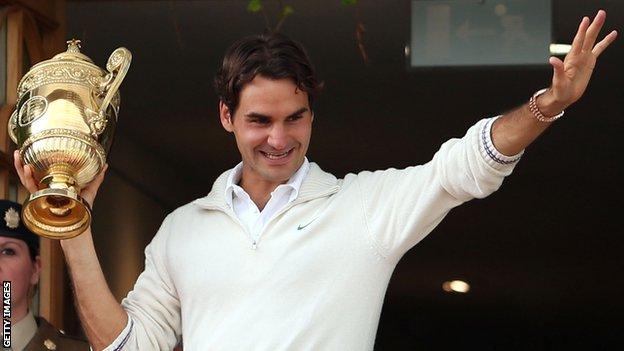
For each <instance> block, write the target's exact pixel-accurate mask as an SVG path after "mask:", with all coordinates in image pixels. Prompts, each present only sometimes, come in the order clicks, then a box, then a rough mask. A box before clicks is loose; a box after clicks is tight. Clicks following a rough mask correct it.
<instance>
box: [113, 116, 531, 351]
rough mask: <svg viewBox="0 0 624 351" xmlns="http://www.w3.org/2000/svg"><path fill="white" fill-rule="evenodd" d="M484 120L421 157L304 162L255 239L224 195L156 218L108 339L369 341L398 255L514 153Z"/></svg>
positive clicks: (163, 342) (478, 191)
mask: <svg viewBox="0 0 624 351" xmlns="http://www.w3.org/2000/svg"><path fill="white" fill-rule="evenodd" d="M491 121H492V119H490V120H482V121H480V122H478V123H477V124H476V125H475V126H473V127H471V128H470V129H469V130H468V132H467V134H466V136H464V137H463V138H461V139H451V140H449V141H447V142H446V143H444V144H443V145H442V147H441V148H440V150H439V151H438V152H437V153H436V154H435V156H434V157H433V160H431V161H430V162H429V163H427V164H425V165H421V166H416V167H409V168H407V169H403V170H396V169H388V170H385V171H377V172H361V173H358V174H348V175H347V176H346V177H345V178H344V179H336V177H334V176H333V175H331V174H328V173H325V172H323V171H322V170H321V169H320V168H319V167H318V166H317V165H316V164H315V163H311V167H310V171H309V173H308V176H307V177H306V179H305V180H304V181H303V184H302V185H301V189H300V192H299V195H298V197H297V198H296V200H295V201H293V202H292V203H290V204H289V205H288V206H287V207H286V208H285V209H284V210H282V211H281V212H280V213H279V214H278V215H277V216H275V217H274V218H273V219H272V220H271V221H270V222H269V223H268V224H267V226H266V227H265V229H264V231H263V233H262V235H261V237H260V239H259V241H258V243H257V246H256V247H255V248H254V247H253V245H252V239H251V238H250V235H249V234H248V233H246V232H245V229H244V227H243V226H242V225H241V223H240V221H239V220H238V219H237V218H236V216H235V215H234V213H233V211H232V209H231V208H230V207H229V206H228V205H227V204H226V202H225V199H224V192H225V191H224V189H225V184H226V180H227V177H228V172H229V171H228V172H225V173H224V174H222V175H221V176H220V177H219V178H218V179H217V180H216V181H215V183H214V186H213V188H212V191H211V192H210V193H209V194H208V196H206V197H204V198H202V199H199V200H196V201H194V202H192V203H190V204H187V205H185V206H183V207H180V208H178V209H177V210H175V211H174V212H173V213H171V214H170V215H169V216H167V218H166V219H165V220H164V222H163V224H162V227H161V228H160V230H159V231H158V233H157V234H156V236H155V237H154V239H153V240H152V242H151V243H150V244H149V246H148V247H147V248H146V250H145V255H146V263H145V271H144V272H143V273H142V274H141V276H140V277H139V279H138V281H137V283H136V285H135V287H134V290H133V291H131V292H130V293H129V294H128V296H127V298H125V299H124V300H123V302H122V305H123V307H124V309H125V310H126V311H127V313H128V315H129V317H130V318H129V323H128V325H127V326H126V328H125V329H124V331H122V333H121V334H120V335H119V337H118V338H117V340H115V342H113V344H112V345H110V346H109V348H108V349H109V350H121V349H123V350H142V351H143V350H171V349H172V348H173V346H174V345H175V344H176V342H177V340H178V339H179V338H180V336H181V335H184V350H185V351H194V350H201V351H204V350H212V351H214V350H262V351H279V350H297V351H305V350H336V351H345V350H354V351H356V350H357V351H361V350H372V349H373V346H374V341H375V334H376V330H377V325H378V322H379V316H380V312H381V307H382V303H383V299H384V295H385V293H386V288H387V286H388V281H389V279H390V276H391V275H392V271H393V270H394V268H395V266H396V264H397V262H398V261H399V259H400V258H401V256H403V254H404V253H405V252H406V251H407V250H409V249H410V248H411V247H413V246H414V245H416V244H417V243H418V242H419V241H420V240H422V239H423V238H424V237H425V236H426V235H427V234H428V233H429V232H431V230H433V228H435V226H436V225H437V224H438V223H440V221H441V220H442V219H443V218H444V216H446V214H447V213H448V212H449V211H450V210H451V209H452V208H453V207H455V206H457V205H459V204H461V203H462V202H465V201H467V200H470V199H472V198H475V197H477V198H482V197H485V196H487V195H488V194H490V193H492V192H493V191H495V190H496V189H498V187H499V186H500V185H501V183H502V181H503V178H504V177H505V176H507V175H509V174H510V173H511V171H512V169H513V166H514V164H515V162H513V161H514V160H517V159H518V158H519V157H515V158H513V157H512V158H506V157H505V156H503V155H500V154H498V153H497V152H496V151H495V150H492V149H493V148H491V147H489V146H488V143H490V146H491V141H490V139H489V127H490V123H491Z"/></svg>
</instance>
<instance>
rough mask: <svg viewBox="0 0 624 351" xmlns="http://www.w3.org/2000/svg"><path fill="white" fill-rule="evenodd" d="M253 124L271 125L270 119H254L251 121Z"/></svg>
mask: <svg viewBox="0 0 624 351" xmlns="http://www.w3.org/2000/svg"><path fill="white" fill-rule="evenodd" d="M251 123H255V124H267V123H269V119H268V118H254V119H252V120H251Z"/></svg>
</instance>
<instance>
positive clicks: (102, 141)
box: [8, 40, 132, 239]
mask: <svg viewBox="0 0 624 351" xmlns="http://www.w3.org/2000/svg"><path fill="white" fill-rule="evenodd" d="M67 43H68V48H67V51H66V52H64V53H61V54H58V55H56V56H54V57H53V58H52V59H50V60H47V61H43V62H40V63H38V64H36V65H35V66H33V67H32V68H31V69H30V71H28V73H26V74H25V75H24V77H23V78H22V80H21V81H20V84H19V86H18V102H17V108H16V109H15V112H13V114H12V115H11V118H10V119H9V124H8V131H9V135H10V137H11V139H12V140H13V142H15V143H16V144H17V146H18V148H19V160H16V165H21V164H23V165H26V166H27V167H29V168H30V169H31V170H32V174H28V175H26V176H32V178H33V179H34V181H35V182H36V183H37V184H31V186H32V185H35V186H36V188H37V189H38V190H36V191H34V192H33V193H32V194H31V195H30V197H29V198H28V199H27V200H26V202H25V203H24V206H23V210H22V219H23V221H24V224H25V225H26V226H27V227H28V229H30V230H31V231H33V232H34V233H36V234H38V235H41V236H44V237H47V238H54V239H68V238H71V237H74V236H77V235H79V234H80V233H82V232H84V231H85V230H86V229H87V228H88V227H89V225H90V224H91V207H90V205H89V202H88V201H86V200H85V199H84V198H82V197H81V196H80V195H79V194H80V191H81V189H82V188H84V187H85V186H86V185H87V184H88V183H90V182H91V181H93V180H94V179H95V178H96V176H98V174H101V173H102V170H103V169H104V168H105V165H106V156H107V154H108V152H109V150H110V147H111V144H112V141H113V135H114V131H115V127H116V124H117V117H118V114H119V102H120V99H119V92H118V90H119V86H120V85H121V82H122V80H123V79H124V77H125V75H126V73H127V71H128V68H129V66H130V61H131V59H132V55H131V54H130V51H128V50H127V49H125V48H118V49H116V50H115V51H114V52H113V53H112V54H111V55H110V57H109V59H108V63H107V64H106V69H107V71H105V70H103V69H101V68H100V67H98V66H96V65H95V64H94V63H93V61H92V60H91V59H90V58H88V57H87V56H85V55H83V54H82V53H80V41H78V40H70V41H68V42H67ZM18 173H20V178H21V179H22V182H24V179H23V177H24V176H25V175H24V174H23V173H22V172H20V170H19V168H18ZM98 181H99V182H101V179H98ZM25 185H26V184H25ZM29 190H31V191H32V190H34V187H33V189H29ZM89 200H91V201H92V199H89Z"/></svg>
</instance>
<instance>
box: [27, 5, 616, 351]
mask: <svg viewBox="0 0 624 351" xmlns="http://www.w3.org/2000/svg"><path fill="white" fill-rule="evenodd" d="M605 16H606V14H605V13H604V12H603V11H600V12H599V13H598V15H597V16H596V18H595V19H594V21H593V22H592V21H590V20H589V18H583V20H582V21H581V24H580V26H579V28H578V33H577V36H576V38H575V39H574V43H573V47H572V51H571V52H570V54H569V55H568V56H567V57H566V59H565V61H563V62H562V61H560V60H558V59H556V58H551V60H550V63H551V65H552V66H553V72H554V75H553V80H552V85H551V87H550V88H548V89H545V90H540V91H538V92H537V93H535V94H533V96H532V97H531V98H530V99H528V100H529V101H528V102H527V103H526V104H525V105H523V106H520V107H519V108H517V109H515V110H514V111H512V112H510V113H507V114H505V115H504V116H500V117H495V118H488V119H483V120H481V121H478V122H477V123H476V124H475V125H474V126H473V127H471V128H470V129H469V130H468V131H467V133H466V135H465V136H464V137H462V138H456V139H451V140H449V141H447V142H445V143H444V144H443V145H442V146H441V147H440V149H439V151H438V152H437V153H436V154H435V155H434V157H433V159H432V160H431V161H430V162H428V163H426V164H424V165H420V166H415V167H409V168H406V169H402V170H397V169H388V170H384V171H376V172H361V173H358V174H348V175H347V176H345V178H344V179H337V178H336V177H335V176H333V175H332V174H329V173H326V172H324V171H323V170H322V169H321V168H320V167H319V165H317V164H316V163H314V162H309V161H308V160H307V159H306V157H305V156H306V152H307V149H308V145H309V142H310V137H311V131H312V124H313V120H314V113H313V111H314V108H313V103H314V100H315V97H316V95H317V94H318V92H319V89H320V85H319V83H318V82H317V80H316V78H315V75H314V71H313V69H312V65H311V63H310V61H309V59H308V57H307V55H306V53H305V51H304V50H303V48H302V47H301V46H300V45H299V44H297V43H295V42H293V41H292V40H290V39H288V38H286V37H284V36H281V35H270V36H252V37H248V38H245V39H242V40H240V41H238V42H236V43H234V44H233V45H232V47H230V49H228V51H227V52H226V55H225V58H224V60H223V65H222V67H221V69H220V70H219V72H218V73H217V77H216V79H215V86H216V88H217V92H218V95H219V99H220V103H219V114H220V120H221V123H222V125H223V127H224V128H225V130H226V131H228V132H231V133H233V134H234V137H235V139H236V144H237V146H238V150H239V152H240V154H241V159H242V160H241V163H240V164H238V165H237V166H236V167H234V168H233V169H231V170H228V171H226V172H224V173H223V174H222V175H221V176H219V177H218V179H217V180H216V181H215V182H214V184H213V186H212V190H211V191H210V192H209V194H208V195H207V196H205V197H203V198H201V199H198V200H196V201H193V202H192V203H190V204H187V205H185V206H183V207H181V208H178V209H177V210H175V211H174V212H173V213H171V214H170V215H168V216H167V218H166V219H165V220H164V222H163V224H162V226H161V228H160V230H159V231H158V233H157V234H156V236H155V237H154V239H153V240H152V242H151V243H150V245H149V246H148V247H147V248H146V262H145V271H144V272H143V273H142V274H141V276H140V277H139V279H138V281H137V283H136V285H135V287H134V289H133V291H131V292H130V293H129V294H128V296H127V297H126V298H125V299H124V300H123V301H122V303H121V305H120V304H118V303H117V302H116V301H115V299H114V297H113V296H112V294H111V293H110V290H109V289H108V287H107V285H106V281H105V280H104V277H103V275H102V271H101V268H100V266H99V262H98V260H97V256H96V254H95V250H94V247H93V242H92V234H91V232H90V230H88V231H87V232H86V233H85V234H83V235H81V236H79V237H76V238H73V239H68V240H64V241H62V242H61V245H62V247H63V250H64V252H65V257H66V259H67V262H68V264H69V266H70V271H71V276H72V280H73V282H74V286H75V289H74V290H75V295H76V301H77V306H78V310H79V312H80V316H81V319H82V322H83V326H84V329H85V331H86V333H87V335H88V337H89V340H90V341H91V343H92V345H93V347H94V348H95V349H97V350H100V349H107V350H122V349H123V350H170V349H172V348H173V347H174V345H176V343H177V342H178V340H179V339H180V338H181V336H182V335H183V336H184V347H185V348H186V349H188V350H266V351H275V350H297V351H299V350H340V351H342V350H358V351H359V350H372V349H373V346H374V341H375V333H376V330H377V324H378V322H379V316H380V312H381V307H382V303H383V299H384V296H385V292H386V288H387V286H388V282H389V280H390V277H391V275H392V272H393V270H394V267H395V266H396V264H397V262H398V261H399V260H400V258H401V257H402V256H403V254H405V252H407V250H409V249H410V248H411V247H413V246H414V245H416V244H417V243H418V242H419V241H420V240H422V238H424V237H425V236H426V235H427V234H428V233H430V232H431V231H432V230H433V229H434V228H435V227H436V225H437V224H438V223H440V221H441V220H442V219H443V218H444V217H445V216H446V214H447V213H448V212H449V211H450V210H451V209H452V208H454V207H456V206H458V205H460V204H462V203H463V202H465V201H468V200H470V199H472V198H475V197H478V198H481V197H485V196H487V195H488V194H490V193H492V192H493V191H495V190H496V189H498V187H499V186H500V185H501V183H502V181H503V178H504V177H505V176H507V175H509V174H510V173H511V172H512V170H513V168H514V166H515V164H516V163H517V162H518V160H519V159H520V156H521V154H522V152H523V150H524V148H525V147H526V146H528V145H529V144H530V143H531V142H532V141H533V140H535V139H536V138H537V137H538V136H539V134H540V133H542V132H543V131H544V130H545V129H546V128H547V127H548V126H550V125H551V124H552V122H553V121H554V120H556V119H557V118H559V117H560V116H561V115H562V114H563V109H565V108H566V107H567V106H569V105H570V104H572V103H573V102H575V101H576V100H578V99H579V98H580V97H581V95H582V94H583V92H584V91H585V88H586V87H587V84H588V82H589V79H590V77H591V72H592V69H593V67H594V65H595V63H596V58H597V57H598V56H599V55H600V54H601V53H602V51H604V50H605V49H606V47H607V46H608V45H609V44H610V43H611V42H612V41H613V40H615V37H616V33H615V32H612V33H610V34H609V35H607V36H606V37H605V38H604V39H603V40H601V41H600V42H598V43H596V40H597V37H598V33H599V31H600V29H601V27H602V25H603V23H604V20H605ZM16 160H17V161H16V168H17V170H18V173H19V175H20V178H21V180H22V182H23V183H24V184H25V185H26V186H27V187H28V189H29V190H30V191H36V190H37V188H36V185H35V183H34V180H33V179H32V172H31V170H30V169H29V168H28V167H23V166H22V165H21V164H19V158H16ZM102 179H103V174H101V175H100V176H99V177H98V178H97V179H96V180H95V181H94V182H93V183H92V184H91V185H90V186H88V187H87V188H85V189H84V190H83V192H82V194H81V195H82V197H83V198H84V199H85V200H87V201H89V202H91V203H92V202H93V200H94V198H95V195H96V192H97V189H98V187H99V185H100V184H101V182H102Z"/></svg>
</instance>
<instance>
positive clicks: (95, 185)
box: [13, 150, 108, 208]
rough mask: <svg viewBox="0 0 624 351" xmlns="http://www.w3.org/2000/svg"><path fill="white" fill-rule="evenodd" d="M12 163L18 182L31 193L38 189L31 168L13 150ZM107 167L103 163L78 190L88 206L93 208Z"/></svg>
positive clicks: (17, 152)
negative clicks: (102, 166)
mask: <svg viewBox="0 0 624 351" xmlns="http://www.w3.org/2000/svg"><path fill="white" fill-rule="evenodd" d="M13 163H14V165H15V170H16V171H17V175H18V176H19V179H20V182H22V185H24V187H25V188H26V190H28V192H30V193H31V194H32V193H34V192H36V191H37V190H39V186H38V184H39V182H38V181H37V180H36V179H35V177H34V175H33V171H32V168H31V167H30V166H29V165H24V164H22V160H21V158H20V154H19V151H17V150H16V151H15V153H14V154H13ZM107 169H108V164H106V165H104V169H102V171H101V172H100V174H98V175H97V176H96V177H95V179H93V180H92V181H91V182H90V183H89V184H87V186H85V187H84V188H82V190H81V191H80V197H82V198H83V199H84V200H85V201H86V202H87V203H89V206H91V208H93V201H94V200H95V196H96V195H97V192H98V189H99V188H100V185H101V184H102V182H103V181H104V175H105V174H106V170H107Z"/></svg>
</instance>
